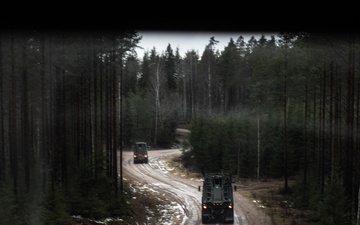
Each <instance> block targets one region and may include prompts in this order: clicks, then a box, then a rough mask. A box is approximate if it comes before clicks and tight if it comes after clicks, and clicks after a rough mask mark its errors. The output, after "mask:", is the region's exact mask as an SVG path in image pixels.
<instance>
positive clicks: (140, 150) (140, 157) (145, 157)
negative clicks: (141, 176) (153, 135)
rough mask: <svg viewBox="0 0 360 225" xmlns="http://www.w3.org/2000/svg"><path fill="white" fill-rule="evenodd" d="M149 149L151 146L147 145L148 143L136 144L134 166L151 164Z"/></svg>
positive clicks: (140, 142)
mask: <svg viewBox="0 0 360 225" xmlns="http://www.w3.org/2000/svg"><path fill="white" fill-rule="evenodd" d="M148 148H149V146H148V145H147V144H146V142H142V141H138V142H135V145H134V152H133V157H134V164H135V163H148V162H149V154H148Z"/></svg>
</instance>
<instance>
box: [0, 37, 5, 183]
mask: <svg viewBox="0 0 360 225" xmlns="http://www.w3.org/2000/svg"><path fill="white" fill-rule="evenodd" d="M2 47H3V39H2V34H1V33H0V74H1V75H0V146H2V148H0V188H1V187H2V186H3V185H4V184H5V175H6V159H5V155H6V154H5V151H6V146H5V114H4V112H5V110H4V83H3V82H4V80H3V77H4V75H3V74H4V68H3V48H2Z"/></svg>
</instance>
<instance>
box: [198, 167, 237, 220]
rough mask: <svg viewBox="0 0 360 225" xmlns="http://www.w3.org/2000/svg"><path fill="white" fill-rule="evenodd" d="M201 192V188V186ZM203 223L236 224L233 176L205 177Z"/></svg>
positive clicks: (218, 174) (208, 175)
mask: <svg viewBox="0 0 360 225" xmlns="http://www.w3.org/2000/svg"><path fill="white" fill-rule="evenodd" d="M234 190H236V186H234ZM199 191H201V187H200V186H199ZM201 218H202V223H203V224H206V223H228V224H233V223H234V199H233V187H232V180H231V176H230V175H228V174H224V173H208V174H206V175H205V177H204V181H203V188H202V202H201Z"/></svg>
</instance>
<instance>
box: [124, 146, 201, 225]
mask: <svg viewBox="0 0 360 225" xmlns="http://www.w3.org/2000/svg"><path fill="white" fill-rule="evenodd" d="M164 153H165V152H164ZM170 153H171V154H172V153H173V152H170ZM128 154H129V153H128ZM149 155H150V154H149ZM160 157H161V156H155V155H154V156H153V157H151V158H150V157H149V163H148V164H133V160H132V158H130V157H126V158H127V160H126V169H125V170H124V171H125V173H126V174H127V175H128V176H130V177H131V178H132V179H136V180H137V181H138V182H140V183H143V184H145V185H147V186H150V187H151V188H152V189H154V190H155V191H158V192H159V193H165V194H166V197H167V198H169V199H171V201H174V202H177V203H178V204H179V205H180V207H181V208H182V210H183V212H184V214H185V215H184V216H183V223H182V224H196V225H199V224H201V222H200V221H201V219H200V211H199V209H198V210H194V209H193V208H194V206H195V207H196V208H198V206H199V205H200V202H199V199H200V198H199V197H198V198H196V197H195V196H193V194H191V192H189V191H188V190H189V189H196V188H195V187H196V186H194V185H192V186H191V185H189V184H188V183H185V182H181V181H179V180H175V179H173V177H169V175H170V176H173V175H171V174H169V173H168V171H167V170H166V168H165V166H164V165H162V163H161V162H160V161H159V158H160ZM124 168H125V167H124ZM196 191H197V189H196ZM192 193H194V191H192Z"/></svg>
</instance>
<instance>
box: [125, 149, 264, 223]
mask: <svg viewBox="0 0 360 225" xmlns="http://www.w3.org/2000/svg"><path fill="white" fill-rule="evenodd" d="M176 151H177V150H176V149H175V150H174V149H172V150H154V151H149V163H148V164H133V160H132V152H124V158H123V162H125V163H124V164H125V166H124V167H123V168H124V173H125V174H127V175H128V176H129V177H130V178H131V179H136V180H137V181H138V182H140V183H142V184H144V185H147V186H150V187H151V188H152V189H153V190H155V191H157V192H159V193H165V194H166V197H168V198H169V199H171V201H174V202H177V203H178V204H179V206H180V207H181V208H182V210H183V212H184V215H183V216H182V221H183V222H182V223H181V224H182V225H185V224H194V225H200V224H202V223H201V207H200V206H201V192H199V191H198V186H200V185H202V182H201V181H195V180H190V179H187V178H182V177H180V176H178V175H175V174H173V173H171V172H169V171H167V167H166V165H164V164H163V162H162V160H161V159H162V157H165V156H168V155H170V154H174V153H176ZM238 190H239V187H238ZM234 209H235V211H234V224H241V225H269V224H271V219H270V217H269V216H267V215H266V214H265V213H264V212H262V211H261V210H260V209H258V208H257V207H256V206H255V204H254V203H253V202H252V201H251V200H250V199H249V198H247V197H245V196H243V195H242V194H241V193H239V192H234ZM217 225H221V224H220V223H219V224H217Z"/></svg>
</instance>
